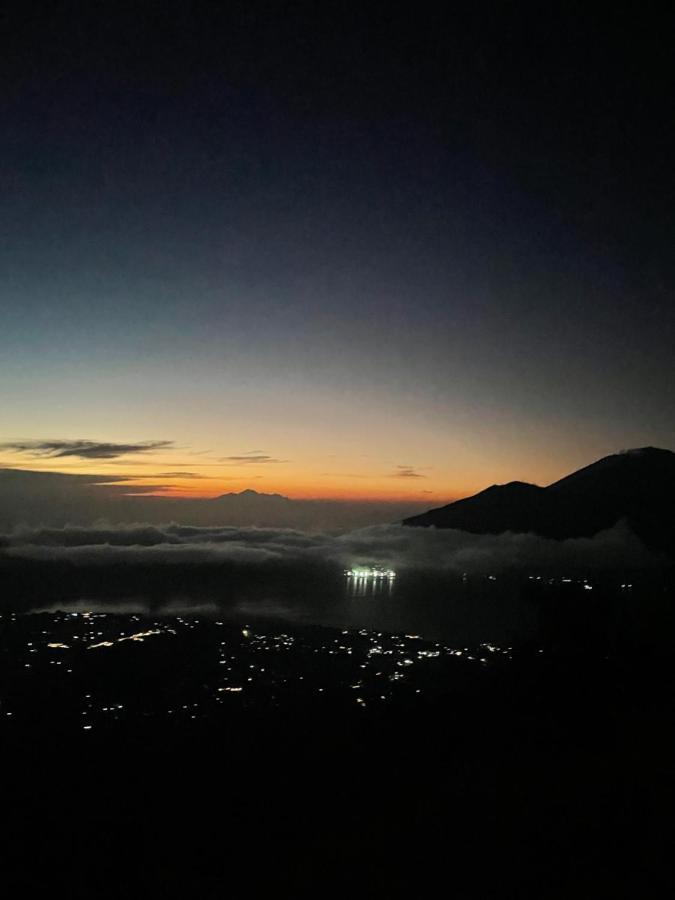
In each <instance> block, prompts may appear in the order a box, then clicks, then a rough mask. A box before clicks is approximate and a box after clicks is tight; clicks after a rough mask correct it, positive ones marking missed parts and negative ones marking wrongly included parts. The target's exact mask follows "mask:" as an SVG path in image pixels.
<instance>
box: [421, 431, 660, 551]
mask: <svg viewBox="0 0 675 900" xmlns="http://www.w3.org/2000/svg"><path fill="white" fill-rule="evenodd" d="M673 509H675V453H672V452H671V451H670V450H661V449H658V448H655V447H645V448H642V449H639V450H629V451H626V452H624V453H618V454H615V455H613V456H607V457H605V458H604V459H600V460H598V461H597V462H595V463H592V464H591V465H590V466H586V467H585V468H583V469H579V470H578V471H577V472H573V473H572V474H571V475H568V476H566V477H565V478H562V479H561V480H560V481H556V482H555V483H554V484H551V485H549V486H548V487H545V488H542V487H538V486H537V485H534V484H526V483H524V482H520V481H512V482H511V483H510V484H503V485H493V486H492V487H489V488H487V489H486V490H484V491H481V492H480V493H479V494H476V495H475V496H473V497H467V498H465V499H463V500H457V501H456V502H455V503H450V504H448V505H447V506H442V507H439V508H438V509H432V510H429V511H428V512H426V513H423V514H422V515H420V516H413V517H411V518H408V519H405V520H404V524H405V525H413V526H431V525H433V526H435V527H436V528H457V529H459V530H461V531H469V532H472V533H474V534H500V533H502V532H505V531H513V532H532V533H534V534H538V535H541V536H542V537H549V538H557V539H563V538H575V537H591V536H592V535H594V534H597V533H598V532H599V531H603V530H605V529H607V528H611V527H612V526H613V525H615V524H616V523H617V522H618V521H620V520H622V519H623V520H626V521H627V523H628V525H629V526H630V528H631V529H632V530H633V531H634V532H635V534H637V535H638V537H639V538H641V539H642V540H643V541H644V543H645V544H646V545H647V546H648V547H650V548H651V549H653V550H656V551H660V552H663V553H666V554H668V555H670V556H673V557H675V524H674V523H675V518H674V517H673Z"/></svg>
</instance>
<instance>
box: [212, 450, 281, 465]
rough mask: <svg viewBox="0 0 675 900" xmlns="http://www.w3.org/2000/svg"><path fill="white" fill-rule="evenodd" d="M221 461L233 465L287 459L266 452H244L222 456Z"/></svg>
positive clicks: (274, 461) (277, 461)
mask: <svg viewBox="0 0 675 900" xmlns="http://www.w3.org/2000/svg"><path fill="white" fill-rule="evenodd" d="M220 461H221V462H224V463H227V464H228V465H231V466H242V465H244V466H245V465H256V466H258V465H264V464H267V463H285V462H289V460H287V459H276V457H274V456H268V455H267V454H266V453H244V454H242V455H241V456H221V457H220Z"/></svg>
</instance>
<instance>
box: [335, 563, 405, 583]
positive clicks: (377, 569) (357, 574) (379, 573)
mask: <svg viewBox="0 0 675 900" xmlns="http://www.w3.org/2000/svg"><path fill="white" fill-rule="evenodd" d="M345 575H346V576H347V577H348V578H358V579H362V580H368V581H369V580H373V579H374V580H377V579H380V578H395V577H396V572H394V570H393V569H383V568H382V567H381V566H355V567H354V568H353V569H345Z"/></svg>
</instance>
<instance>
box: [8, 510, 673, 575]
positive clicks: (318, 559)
mask: <svg viewBox="0 0 675 900" xmlns="http://www.w3.org/2000/svg"><path fill="white" fill-rule="evenodd" d="M0 548H1V549H0V553H1V554H2V555H5V556H6V557H10V558H14V559H23V560H34V561H69V562H72V563H75V564H79V565H85V566H106V565H115V566H118V565H133V564H142V565H148V564H150V565H152V564H160V565H172V564H183V565H184V564H195V565H197V564H223V563H228V562H231V563H236V564H244V565H246V564H250V565H252V566H256V565H266V564H282V565H292V564H303V565H308V564H315V565H316V564H330V565H334V566H353V565H369V564H379V565H384V566H387V567H391V568H394V569H396V570H397V571H405V570H421V571H429V572H447V573H458V574H461V573H464V572H466V573H469V574H489V573H492V572H501V571H505V570H527V569H532V570H535V569H547V570H552V569H557V570H558V571H560V572H562V571H579V570H600V569H627V568H647V567H653V566H656V565H658V564H659V562H660V560H659V558H658V557H656V556H655V555H654V554H652V553H650V552H649V551H648V550H647V549H646V547H645V546H644V545H643V544H642V542H641V541H640V540H639V539H638V538H637V537H636V536H635V535H634V534H633V533H632V532H631V531H630V530H629V529H628V527H627V526H626V525H624V524H623V523H618V524H617V525H615V526H614V527H613V528H611V529H609V530H607V531H604V532H600V533H599V534H597V535H595V536H594V537H592V538H573V539H569V540H564V541H556V540H552V539H548V538H542V537H538V536H536V535H532V534H513V533H510V532H507V533H505V534H500V535H476V534H469V533H468V532H463V531H455V530H453V529H439V530H436V529H423V528H407V527H405V526H401V525H379V526H372V527H369V528H363V529H359V530H356V531H351V532H348V533H346V534H343V535H339V536H335V535H329V534H316V533H310V532H304V531H299V530H293V529H284V528H253V527H251V528H236V527H195V526H185V525H177V524H169V525H161V526H160V525H151V524H135V525H114V526H112V525H106V524H100V525H95V526H90V527H88V526H76V525H71V526H66V527H64V528H19V529H16V530H14V531H12V532H10V533H6V534H4V535H2V536H0Z"/></svg>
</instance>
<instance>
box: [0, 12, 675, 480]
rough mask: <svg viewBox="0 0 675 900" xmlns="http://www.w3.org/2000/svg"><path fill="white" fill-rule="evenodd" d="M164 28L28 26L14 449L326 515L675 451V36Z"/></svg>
mask: <svg viewBox="0 0 675 900" xmlns="http://www.w3.org/2000/svg"><path fill="white" fill-rule="evenodd" d="M88 6H91V5H88ZM141 6H142V7H143V8H142V9H140V10H139V9H138V8H136V7H134V6H132V5H129V6H126V5H124V4H114V5H113V4H111V5H110V6H109V7H108V6H106V4H103V5H102V6H96V8H95V9H89V8H86V7H82V8H81V7H80V6H79V5H76V4H62V5H59V6H58V8H57V9H54V8H53V5H51V6H50V5H45V6H44V7H43V8H41V7H40V5H39V4H37V5H35V6H34V7H32V8H31V10H30V11H26V10H25V9H22V8H21V6H16V7H15V8H13V7H11V5H10V7H9V8H8V13H7V15H6V17H5V22H4V38H3V40H4V42H5V52H3V63H2V66H3V81H2V83H3V88H2V91H1V94H0V98H1V100H2V118H3V129H2V152H1V155H0V186H1V195H2V215H1V220H0V221H1V227H2V241H1V242H0V272H1V273H2V284H1V285H0V289H1V295H0V302H1V304H2V318H3V327H2V332H1V334H0V351H1V356H0V359H1V360H2V363H1V365H2V369H3V379H2V387H1V388H0V390H1V391H2V394H3V396H2V401H3V408H4V410H5V415H4V416H3V423H2V434H1V435H0V438H2V439H3V440H5V441H11V440H13V439H19V438H21V439H36V440H37V439H43V438H71V439H76V438H77V439H96V440H113V441H115V440H116V441H125V440H126V441H138V440H151V439H168V440H175V441H176V442H177V443H178V444H179V445H180V446H182V447H186V448H188V447H189V448H191V450H190V452H194V451H201V450H208V451H209V452H212V453H214V454H215V456H214V458H220V456H218V454H220V455H221V456H226V455H235V454H241V453H245V452H248V451H249V450H251V449H252V448H253V447H256V448H258V447H262V449H264V450H265V451H266V452H268V453H269V454H270V455H271V456H273V457H274V458H279V459H281V458H283V459H284V460H286V459H287V460H289V462H288V463H284V466H286V468H285V469H282V468H279V469H276V470H275V473H274V476H273V478H272V476H271V474H270V473H269V469H266V470H265V471H264V473H261V474H263V480H264V479H267V480H268V481H269V483H270V485H271V486H272V487H275V488H280V489H285V490H286V492H288V493H293V490H294V489H295V490H297V491H299V492H303V493H305V494H308V493H314V494H316V495H321V494H324V495H326V494H331V493H336V492H337V493H349V492H350V491H352V492H353V493H355V494H359V495H363V494H364V493H366V492H367V488H365V487H364V484H368V485H371V486H372V492H373V493H375V494H378V495H386V494H387V492H390V493H391V494H392V495H399V494H400V493H401V492H402V491H403V490H404V488H405V490H406V491H409V490H413V489H414V490H415V491H419V490H420V489H421V484H422V483H421V481H419V482H418V481H417V479H412V478H407V477H406V478H397V477H396V473H397V472H400V471H402V469H403V467H412V468H413V470H414V471H415V472H417V473H418V474H419V476H420V478H425V479H426V481H425V482H424V489H425V490H427V489H428V490H433V491H434V492H436V493H437V494H439V495H440V494H444V495H450V494H452V493H453V492H462V491H463V490H466V489H469V488H472V487H477V486H480V485H481V484H482V483H490V482H491V481H495V480H502V479H504V480H506V479H507V478H509V477H514V478H515V477H518V478H528V479H531V480H539V481H546V480H547V479H549V480H552V479H553V478H554V477H556V476H557V475H559V474H563V473H564V472H565V471H568V470H569V469H570V468H573V467H574V466H575V465H576V464H582V463H584V462H587V461H589V457H590V458H592V457H593V456H595V455H602V454H603V453H605V452H613V451H615V450H618V449H621V448H622V447H625V446H632V445H645V444H659V445H663V446H670V447H672V446H674V445H675V421H674V417H673V414H672V406H673V387H672V385H673V380H674V379H673V375H674V371H673V370H674V368H675V367H674V365H673V351H672V346H673V338H674V337H675V334H674V328H673V323H674V319H675V314H674V312H673V307H674V305H675V304H673V291H674V288H675V264H674V263H673V254H672V246H673V238H674V237H675V228H674V227H673V226H674V225H675V221H674V220H675V215H674V213H673V210H674V209H675V196H674V194H675V178H674V176H673V173H672V168H671V167H672V162H671V161H672V159H673V158H675V152H674V151H675V146H674V144H675V139H674V137H675V134H674V129H673V125H672V123H671V115H670V98H671V97H672V88H673V86H674V85H673V79H672V64H671V59H670V58H671V48H670V43H669V35H670V34H672V31H670V29H669V28H668V27H667V26H668V23H666V22H665V21H664V20H660V21H656V20H653V21H650V20H649V19H648V18H647V17H645V16H644V15H640V16H637V15H636V16H634V17H633V18H627V17H625V16H623V15H622V14H621V13H620V12H617V11H614V12H612V13H608V14H606V15H605V14H603V15H602V16H600V15H599V14H598V15H597V16H595V17H589V16H588V14H587V13H586V12H585V11H584V7H583V6H581V5H579V6H578V7H577V6H575V5H574V4H566V5H565V12H564V13H563V14H560V15H559V14H557V13H556V11H555V9H554V8H550V9H549V8H547V9H546V11H545V13H544V11H542V15H541V18H539V19H536V18H526V17H524V16H517V17H516V16H514V13H513V11H512V7H511V6H510V5H506V4H504V5H502V4H490V5H488V6H485V7H483V8H481V9H476V10H474V11H473V12H470V11H469V8H468V7H467V10H466V11H462V10H461V8H457V9H455V10H453V11H451V12H449V13H445V14H433V15H432V14H430V13H429V12H428V11H425V10H423V9H417V8H415V9H413V8H410V9H409V10H408V11H407V12H405V11H404V12H403V13H401V14H400V15H395V14H394V13H392V11H391V8H390V7H389V6H388V5H384V4H382V5H378V4H371V5H369V9H368V11H367V12H363V11H357V12H354V11H351V10H349V11H346V10H345V9H344V6H343V5H342V4H335V5H332V4H325V5H324V4H322V5H321V6H320V7H319V6H318V5H316V4H312V5H308V6H306V7H305V6H303V5H302V4H301V5H297V6H296V5H293V6H289V5H288V4H284V5H279V6H278V7H275V6H274V5H270V4H264V5H260V6H255V5H251V4H242V5H241V6H240V7H238V6H237V5H236V4H234V5H231V4H228V5H227V11H223V12H218V11H213V10H211V9H209V8H208V7H206V6H205V7H201V6H200V5H199V4H197V5H195V4H187V3H177V4H174V3H169V4H162V5H161V6H159V5H158V6H153V7H150V5H141ZM364 460H368V462H367V463H366V462H364ZM10 462H14V463H15V464H16V460H10ZM166 462H167V461H162V463H161V465H162V466H163V467H166ZM244 475H245V473H242V479H243V481H242V484H243V483H244V481H245V480H246V479H245V477H244ZM350 475H354V479H352V480H350V479H349V476H350ZM356 476H358V479H357V478H356ZM322 479H323V480H322ZM341 479H342V481H341ZM387 479H389V480H387ZM395 479H396V480H395ZM357 482H358V483H357ZM341 484H342V485H343V486H342V487H340V485H341ZM355 484H356V486H355Z"/></svg>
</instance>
